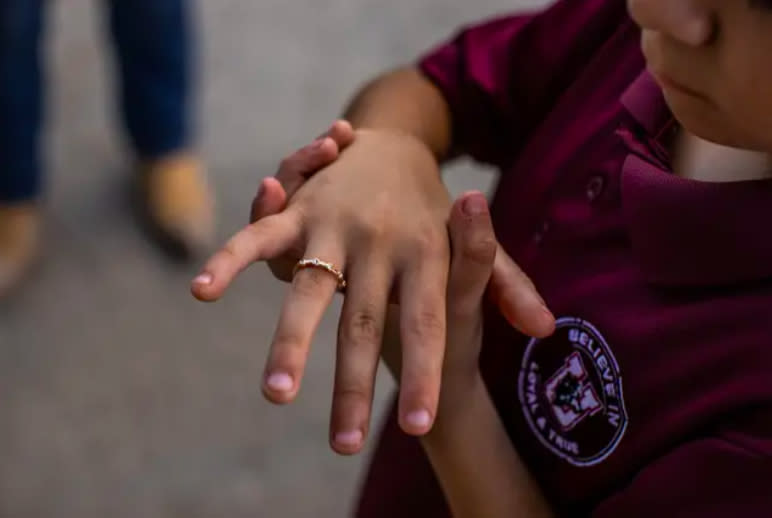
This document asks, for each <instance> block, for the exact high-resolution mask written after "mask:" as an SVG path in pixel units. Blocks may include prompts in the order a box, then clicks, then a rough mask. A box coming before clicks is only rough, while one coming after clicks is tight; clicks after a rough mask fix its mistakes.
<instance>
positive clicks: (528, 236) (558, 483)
mask: <svg viewBox="0 0 772 518" xmlns="http://www.w3.org/2000/svg"><path fill="white" fill-rule="evenodd" d="M421 68H422V69H423V71H424V72H425V73H426V74H427V76H428V77H429V78H431V80H433V81H434V82H435V83H436V85H437V86H438V87H439V88H440V90H441V91H442V92H443V94H444V95H445V97H446V98H447V100H448V102H449V104H450V107H451V110H452V112H453V116H454V130H455V135H454V137H455V149H456V150H457V151H458V152H459V153H463V154H468V155H471V156H472V157H474V158H475V159H477V160H479V161H482V162H486V163H490V164H493V165H495V166H497V167H498V168H499V169H500V170H501V177H500V183H499V185H498V189H497V191H496V195H495V198H494V201H493V204H492V213H493V217H494V223H495V228H496V231H497V234H498V238H499V240H500V241H501V243H502V245H503V246H504V247H505V248H506V250H507V251H508V252H509V253H510V254H511V255H512V256H513V257H514V258H515V259H516V260H517V262H518V263H519V264H520V266H521V267H522V268H523V269H524V270H525V271H526V272H527V273H528V274H529V275H530V277H531V279H533V280H534V282H535V283H536V286H537V287H538V289H539V291H540V293H541V294H542V295H543V296H544V297H545V299H546V301H547V303H548V305H549V307H550V308H551V309H552V310H553V312H554V313H555V314H556V316H557V317H558V328H557V331H556V333H555V335H554V336H553V337H551V338H548V339H544V340H529V339H528V338H527V337H524V336H522V335H521V334H519V333H518V332H516V331H515V330H514V329H512V328H511V327H510V326H508V325H507V324H506V323H505V322H504V321H503V319H501V318H500V317H498V316H497V314H496V312H495V311H488V312H487V315H486V328H485V337H484V346H483V353H482V358H481V366H482V370H483V374H484V377H485V380H486V382H487V384H488V387H489V389H490V391H491V394H492V397H493V399H494V400H495V403H496V406H497V408H498V410H499V412H500V414H501V417H502V419H503V421H504V423H505V425H506V428H507V430H508V432H509V434H510V436H511V438H512V442H513V444H514V445H515V447H516V448H517V450H518V451H519V452H520V454H521V456H522V457H523V459H524V461H525V462H526V463H527V465H528V466H529V468H530V470H531V472H532V473H533V476H534V477H535V478H536V479H537V480H538V481H539V483H540V484H541V487H542V488H543V490H544V492H545V494H546V495H547V497H548V498H549V499H550V501H551V502H552V503H553V504H554V506H555V509H556V510H558V511H559V512H560V513H561V514H564V515H570V516H574V515H578V516H586V515H589V516H596V517H603V518H606V517H609V518H612V517H613V518H616V517H629V516H642V517H644V516H645V517H652V516H654V517H664V516H667V517H681V516H683V517H692V516H693V517H714V516H715V517H730V516H743V517H772V239H769V238H767V237H766V232H767V230H766V229H767V226H766V225H767V224H768V223H769V221H770V220H772V183H771V182H769V181H766V180H765V181H743V182H736V183H721V184H713V183H701V182H696V181H692V180H686V179H682V178H679V177H676V176H674V175H673V174H672V172H671V168H670V156H669V151H668V145H667V142H668V140H669V138H670V137H672V134H673V129H674V121H673V119H672V115H671V114H670V112H669V110H668V108H667V106H666V104H665V102H664V100H663V97H662V95H661V92H660V90H659V89H658V87H657V86H656V84H655V83H654V82H653V81H652V79H651V77H650V76H649V75H648V74H647V73H646V71H645V63H644V60H643V57H642V55H641V52H640V50H639V31H638V30H637V28H636V27H635V25H634V24H633V22H632V21H631V20H630V19H629V17H628V16H627V13H626V9H625V2H624V0H564V1H559V2H558V3H556V4H555V5H553V6H552V7H551V8H549V9H548V10H546V11H544V12H541V13H538V14H532V15H520V16H514V17H509V18H503V19H498V20H494V21H490V22H488V23H485V24H483V25H479V26H474V27H470V28H467V29H465V30H463V31H461V32H460V34H459V35H458V36H457V37H456V38H455V39H453V40H452V41H451V42H449V43H447V44H445V45H443V46H441V47H439V48H438V49H436V50H435V51H433V52H432V53H431V54H429V55H428V56H427V57H426V58H424V59H423V60H422V61H421ZM468 447H469V448H474V447H475V445H474V444H471V443H470V444H469V445H468ZM359 504H360V505H359V510H358V516H361V517H366V518H380V517H384V518H385V517H389V518H394V517H400V518H403V517H412V516H416V517H421V518H433V517H447V516H449V514H448V510H447V506H446V504H445V502H444V500H443V496H442V493H441V491H440V489H439V487H438V484H437V481H436V479H435V477H434V475H433V473H432V470H431V467H430V465H429V463H428V461H427V459H426V457H425V455H424V453H423V451H422V450H421V447H420V444H419V442H418V441H417V440H416V439H414V438H410V437H408V436H406V435H404V434H403V433H401V432H400V431H399V429H398V427H397V424H396V420H395V415H394V412H393V411H392V413H391V415H390V417H389V418H388V421H387V423H386V426H385V428H384V431H383V432H382V435H381V440H380V445H379V448H378V449H377V452H376V453H375V456H374V458H373V461H372V466H371V469H370V471H369V473H368V475H367V478H366V481H365V484H364V487H363V492H362V498H361V501H360V503H359Z"/></svg>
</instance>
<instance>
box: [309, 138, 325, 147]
mask: <svg viewBox="0 0 772 518" xmlns="http://www.w3.org/2000/svg"><path fill="white" fill-rule="evenodd" d="M322 144H324V138H318V139H316V140H314V141H313V142H311V149H319V148H320V147H322Z"/></svg>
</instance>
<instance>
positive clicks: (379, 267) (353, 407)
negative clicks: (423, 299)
mask: <svg viewBox="0 0 772 518" xmlns="http://www.w3.org/2000/svg"><path fill="white" fill-rule="evenodd" d="M347 275H348V289H347V291H346V299H345V301H344V303H343V310H342V312H341V318H340V324H339V326H338V354H337V360H336V363H335V391H334V393H333V401H332V415H331V419H330V439H331V445H332V448H333V449H334V450H335V451H337V452H338V453H342V454H353V453H357V452H358V451H359V450H360V449H361V448H362V445H363V444H364V441H365V438H366V437H367V432H368V429H369V424H370V413H371V409H372V401H373V389H374V385H375V374H376V371H377V368H378V361H379V353H380V349H381V343H382V337H383V328H384V320H385V317H386V308H387V305H388V298H389V290H390V287H391V280H392V272H391V270H390V268H389V267H388V265H387V264H384V261H382V260H379V259H378V257H370V258H369V259H367V258H365V259H360V260H358V261H357V262H355V263H352V264H351V265H350V266H349V268H348V272H347Z"/></svg>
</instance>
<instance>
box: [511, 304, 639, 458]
mask: <svg viewBox="0 0 772 518" xmlns="http://www.w3.org/2000/svg"><path fill="white" fill-rule="evenodd" d="M518 389H519V396H520V404H521V405H522V409H523V414H524V415H525V419H526V421H527V422H528V425H529V426H530V428H531V430H532V431H533V433H534V434H535V435H536V437H537V438H538V439H539V441H540V442H541V443H542V444H543V445H544V446H545V447H546V448H547V449H549V450H550V451H551V452H552V453H554V454H555V455H557V456H559V457H561V458H562V459H565V460H566V461H567V462H569V463H570V464H573V465H574V466H593V465H595V464H599V463H600V462H603V460H605V459H606V458H607V457H608V456H609V455H611V453H612V452H613V451H614V450H615V449H616V447H617V445H618V444H619V442H620V441H621V440H622V436H623V435H624V433H625V430H626V429H627V411H626V410H625V405H624V398H623V394H622V376H621V374H620V372H619V365H618V364H617V361H616V358H614V355H613V353H612V352H611V349H610V348H609V346H608V344H607V343H606V341H605V339H604V338H603V336H602V335H601V334H600V333H599V332H598V330H597V329H595V327H594V326H593V325H592V324H590V323H589V322H586V321H584V320H581V319H578V318H573V317H565V318H561V319H559V320H558V321H557V325H556V329H555V333H554V334H553V335H552V336H550V337H549V338H545V339H532V340H531V341H530V342H529V344H528V347H527V348H526V351H525V354H524V356H523V363H522V366H521V369H520V377H519V382H518Z"/></svg>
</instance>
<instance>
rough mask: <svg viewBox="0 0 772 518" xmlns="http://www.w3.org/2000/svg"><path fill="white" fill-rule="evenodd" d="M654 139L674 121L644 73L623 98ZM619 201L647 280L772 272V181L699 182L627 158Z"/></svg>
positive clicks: (715, 281) (743, 278) (725, 281)
mask: <svg viewBox="0 0 772 518" xmlns="http://www.w3.org/2000/svg"><path fill="white" fill-rule="evenodd" d="M620 101H621V103H622V105H623V106H624V107H625V108H626V109H627V111H628V112H629V113H630V115H631V116H632V118H633V119H634V123H637V124H638V125H640V127H641V128H642V129H643V130H644V132H645V137H647V138H649V139H650V140H651V141H652V143H653V144H654V145H656V144H657V143H658V142H661V140H662V139H663V137H664V136H665V135H666V134H667V132H668V131H669V130H670V128H672V127H674V124H673V123H674V121H673V117H672V114H671V113H670V111H669V109H668V107H667V104H666V103H665V100H664V98H663V96H662V91H661V89H660V88H659V87H658V86H657V84H656V83H655V82H654V80H653V78H652V77H651V75H650V74H648V73H647V72H644V73H642V74H641V75H640V76H639V77H638V78H637V79H636V80H635V81H634V82H633V83H632V84H631V85H630V87H629V88H628V89H627V90H626V91H625V93H624V94H623V95H622V97H621V100H620ZM621 193H622V204H623V207H624V213H625V217H626V218H627V222H628V226H629V232H630V239H631V243H632V246H633V249H634V251H635V253H636V254H637V255H638V257H639V259H640V264H641V268H642V269H643V273H644V275H645V276H646V278H647V280H649V281H650V282H653V283H657V284H665V285H694V286H698V285H702V286H706V285H730V284H735V283H740V282H747V281H752V280H758V279H761V278H769V277H772V238H765V237H764V236H763V235H760V234H759V232H760V228H763V227H764V226H765V225H764V223H766V222H767V221H768V220H770V219H772V181H769V180H754V181H740V182H731V183H712V182H698V181H694V180H689V179H685V178H680V177H677V176H675V175H674V174H672V171H671V170H669V166H663V164H662V163H661V162H660V161H657V160H656V159H655V158H654V156H653V155H652V156H651V157H647V156H645V155H641V154H640V153H633V152H631V153H630V154H629V155H628V157H627V159H626V160H625V162H624V165H623V169H622V181H621Z"/></svg>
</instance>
